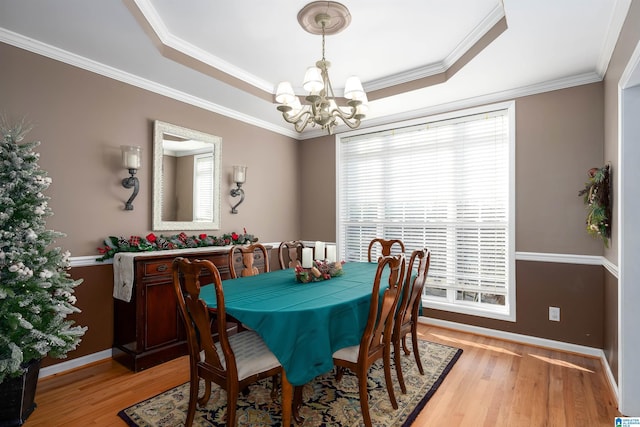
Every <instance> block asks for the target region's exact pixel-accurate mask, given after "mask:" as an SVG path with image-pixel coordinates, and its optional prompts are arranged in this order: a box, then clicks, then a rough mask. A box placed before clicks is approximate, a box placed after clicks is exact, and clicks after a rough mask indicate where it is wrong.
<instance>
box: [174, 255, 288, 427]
mask: <svg viewBox="0 0 640 427" xmlns="http://www.w3.org/2000/svg"><path fill="white" fill-rule="evenodd" d="M204 277H206V280H207V283H209V282H210V281H211V282H213V286H215V292H216V305H217V310H218V321H217V332H218V342H217V343H214V341H213V338H212V336H211V329H210V328H211V326H210V319H209V310H208V309H207V305H206V304H205V302H204V301H202V300H201V299H200V280H203V281H204V280H205V279H204ZM173 287H174V290H175V294H176V297H177V299H178V307H179V308H180V314H181V316H182V320H183V322H184V326H185V330H186V332H187V346H188V348H189V372H190V374H189V387H190V389H189V406H188V410H187V420H186V422H185V426H187V427H190V426H191V425H192V423H193V420H194V417H195V411H196V403H198V404H199V405H200V406H204V405H205V404H206V403H207V402H208V401H209V398H210V397H211V383H212V382H213V383H216V384H217V385H219V386H220V387H221V388H222V389H224V390H226V392H227V426H235V425H236V406H237V399H238V394H239V392H240V390H243V389H245V388H246V387H247V386H248V385H249V384H251V383H254V382H256V381H258V380H261V379H263V378H268V377H273V379H274V381H277V378H276V376H277V375H278V374H279V373H281V372H282V366H281V365H280V362H279V361H278V359H277V358H276V357H275V356H274V355H273V353H272V352H271V351H270V350H269V349H268V348H267V346H266V344H265V343H264V341H263V340H262V338H260V336H259V335H258V334H257V333H256V332H254V331H244V332H239V333H237V334H234V335H231V336H228V335H227V328H226V316H225V314H226V310H225V305H224V293H223V292H222V280H221V279H220V273H219V272H218V269H217V268H216V267H215V265H214V264H213V263H212V262H211V261H207V260H195V261H193V262H190V261H189V260H188V259H186V258H176V259H175V260H174V261H173ZM200 378H202V379H203V380H204V381H205V390H204V394H203V396H202V397H200V398H199V397H198V388H199V382H200ZM271 397H272V398H273V399H274V400H275V399H276V397H277V396H276V389H275V387H274V390H273V392H272V396H271Z"/></svg>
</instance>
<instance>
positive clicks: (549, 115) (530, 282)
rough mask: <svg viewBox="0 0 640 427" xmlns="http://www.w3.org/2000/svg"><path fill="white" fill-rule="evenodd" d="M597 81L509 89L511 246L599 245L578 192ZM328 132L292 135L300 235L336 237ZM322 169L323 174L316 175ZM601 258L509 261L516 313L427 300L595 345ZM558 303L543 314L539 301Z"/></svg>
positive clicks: (494, 323) (597, 108)
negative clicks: (512, 96)
mask: <svg viewBox="0 0 640 427" xmlns="http://www.w3.org/2000/svg"><path fill="white" fill-rule="evenodd" d="M603 116H604V114H603V85H602V83H594V84H589V85H583V86H578V87H574V88H569V89H564V90H558V91H553V92H547V93H542V94H538V95H532V96H527V97H522V98H518V99H516V251H518V252H539V253H551V254H573V255H602V247H603V245H602V242H600V241H597V240H594V239H593V238H591V237H590V236H589V235H588V234H587V233H586V232H585V225H584V224H585V218H586V216H585V207H584V204H583V202H582V198H581V197H579V196H578V192H579V191H580V190H581V189H582V188H583V187H584V183H585V182H586V180H587V178H588V177H587V170H589V169H590V168H591V167H594V166H598V165H600V164H601V163H602V150H603V148H602V147H603V143H602V141H603ZM334 141H335V138H334V137H328V136H325V137H322V138H316V139H312V140H305V141H301V143H300V150H301V164H302V165H304V168H305V169H304V170H305V173H304V174H303V175H302V176H301V183H302V186H303V189H304V191H303V195H302V208H301V212H302V237H303V238H304V239H308V240H334V239H335V238H336V220H335V212H336V202H335V192H334V191H333V189H334V188H335V175H336V174H335V161H334V160H335V142H334ZM318 176H323V177H324V179H322V180H320V179H317V177H318ZM603 271H604V269H603V268H602V267H601V266H592V265H574V264H564V263H548V262H531V261H518V262H517V263H516V298H517V303H516V305H517V312H516V322H504V321H498V320H493V319H486V318H483V317H475V316H468V315H460V314H455V313H448V312H444V311H437V310H427V316H431V317H434V318H439V319H443V320H451V321H455V322H461V323H466V324H470V325H476V326H481V327H487V328H493V329H498V330H503V331H507V332H514V333H518V334H524V335H531V336H536V337H541V338H547V339H552V340H558V341H565V342H568V343H573V344H580V345H586V346H592V347H596V348H602V346H603V339H604V338H603V334H604V331H603V310H604V303H603V298H604V284H603V274H604V273H603ZM549 306H556V307H560V312H561V319H562V320H561V322H560V323H557V322H550V321H549V320H548V318H549V312H548V307H549Z"/></svg>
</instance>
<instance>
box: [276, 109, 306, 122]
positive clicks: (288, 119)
mask: <svg viewBox="0 0 640 427" xmlns="http://www.w3.org/2000/svg"><path fill="white" fill-rule="evenodd" d="M310 114H311V112H310V111H309V108H308V107H307V106H306V105H305V106H304V107H303V108H302V110H300V112H298V114H296V115H295V116H292V117H289V116H287V113H286V112H283V113H282V117H283V118H284V120H285V121H286V122H288V123H297V122H298V121H300V120H301V119H302V118H303V117H304V116H305V115H310Z"/></svg>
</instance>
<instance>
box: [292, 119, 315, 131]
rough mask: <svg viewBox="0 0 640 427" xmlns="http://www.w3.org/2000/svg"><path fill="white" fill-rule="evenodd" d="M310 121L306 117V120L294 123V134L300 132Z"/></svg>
mask: <svg viewBox="0 0 640 427" xmlns="http://www.w3.org/2000/svg"><path fill="white" fill-rule="evenodd" d="M311 121H312V120H311V116H308V117H307V119H306V120H298V121H297V122H296V123H294V127H295V129H296V132H302V131H303V130H304V128H306V127H307V125H308V124H309V123H310V122H311Z"/></svg>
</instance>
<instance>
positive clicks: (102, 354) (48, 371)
mask: <svg viewBox="0 0 640 427" xmlns="http://www.w3.org/2000/svg"><path fill="white" fill-rule="evenodd" d="M112 356H113V351H112V349H107V350H102V351H99V352H97V353H92V354H88V355H86V356H82V357H78V358H76V359H71V360H68V361H66V362H61V363H56V364H55V365H51V366H47V367H44V368H42V369H40V374H39V375H38V378H46V377H48V376H51V375H55V374H59V373H61V372H66V371H70V370H71V369H76V368H81V367H83V366H85V365H88V364H90V363H93V362H98V361H100V360H104V359H110V358H111V357H112Z"/></svg>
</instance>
